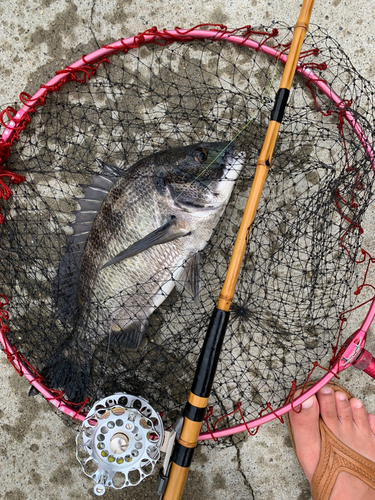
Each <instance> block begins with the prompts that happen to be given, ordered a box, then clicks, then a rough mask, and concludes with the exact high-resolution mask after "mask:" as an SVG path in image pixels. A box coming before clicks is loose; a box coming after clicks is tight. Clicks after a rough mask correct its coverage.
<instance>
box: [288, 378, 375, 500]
mask: <svg viewBox="0 0 375 500" xmlns="http://www.w3.org/2000/svg"><path fill="white" fill-rule="evenodd" d="M319 412H320V415H321V417H322V419H323V421H324V422H325V424H326V425H327V427H328V428H329V430H330V431H331V432H332V433H333V434H334V435H335V436H336V437H337V438H338V439H339V440H340V441H342V442H343V443H344V444H346V445H347V446H349V447H350V448H352V449H353V450H354V451H356V452H357V453H359V454H360V455H363V456H364V457H366V458H368V459H369V460H372V461H373V462H375V415H373V414H372V413H370V414H369V415H367V412H366V409H365V407H364V405H363V403H362V402H361V401H360V400H359V399H356V398H353V399H351V400H350V401H348V398H347V396H346V394H344V393H343V392H334V391H333V390H332V389H331V388H330V387H328V386H325V387H323V388H322V389H321V390H320V391H318V393H317V397H315V396H313V397H311V398H309V399H308V400H307V401H305V402H304V403H303V404H302V411H301V412H300V413H296V412H294V411H291V412H290V413H289V416H290V423H291V426H292V429H293V436H294V441H295V446H296V451H297V458H298V460H299V462H300V464H301V467H302V469H303V471H304V473H305V475H306V477H307V480H308V481H309V483H311V480H312V477H313V475H314V472H315V469H316V467H317V465H318V462H319V457H320V447H321V437H320V431H319ZM329 498H330V500H374V499H375V490H374V489H372V488H370V487H369V486H368V485H367V484H365V483H364V482H363V481H361V480H360V479H358V478H357V477H355V476H353V475H351V474H349V473H347V472H340V473H339V475H338V477H337V480H336V483H335V486H334V487H333V490H332V492H331V496H330V497H329Z"/></svg>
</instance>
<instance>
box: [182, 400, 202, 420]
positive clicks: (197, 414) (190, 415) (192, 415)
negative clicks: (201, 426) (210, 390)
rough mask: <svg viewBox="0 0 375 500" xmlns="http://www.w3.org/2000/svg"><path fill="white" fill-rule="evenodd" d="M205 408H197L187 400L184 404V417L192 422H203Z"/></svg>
mask: <svg viewBox="0 0 375 500" xmlns="http://www.w3.org/2000/svg"><path fill="white" fill-rule="evenodd" d="M206 409H207V408H197V407H196V406H193V405H191V404H190V403H189V402H188V403H186V406H185V411H184V417H186V418H187V419H189V420H191V421H193V422H203V419H204V416H205V414H206Z"/></svg>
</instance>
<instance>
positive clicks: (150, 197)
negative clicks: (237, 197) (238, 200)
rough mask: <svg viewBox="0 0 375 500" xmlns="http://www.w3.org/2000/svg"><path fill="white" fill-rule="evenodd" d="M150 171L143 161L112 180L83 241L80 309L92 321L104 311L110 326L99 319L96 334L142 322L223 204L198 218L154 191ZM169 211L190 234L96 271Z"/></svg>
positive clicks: (199, 244)
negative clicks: (139, 165)
mask: <svg viewBox="0 0 375 500" xmlns="http://www.w3.org/2000/svg"><path fill="white" fill-rule="evenodd" d="M154 170H155V169H154V166H153V165H151V164H150V163H149V162H145V165H144V166H143V167H141V168H139V167H138V169H137V172H136V173H135V174H134V175H127V176H126V177H122V178H120V179H119V180H118V181H117V182H116V184H115V185H114V186H113V187H112V189H111V191H110V192H109V194H108V195H107V197H106V199H105V201H104V202H103V205H102V207H101V209H100V211H99V213H98V215H97V217H96V219H95V221H94V224H93V227H92V230H91V234H90V236H89V238H88V240H87V244H86V248H85V251H84V253H83V256H82V266H81V277H80V281H81V284H80V291H79V303H80V305H81V307H82V308H83V309H84V310H86V309H87V308H88V306H89V305H90V310H91V312H90V319H91V320H94V321H95V322H96V323H98V322H101V323H102V322H103V319H104V318H103V317H101V316H100V313H99V317H98V310H103V311H106V312H105V314H106V317H107V320H108V321H109V322H110V323H112V325H110V324H108V321H107V324H105V323H103V326H102V328H101V329H100V330H101V332H102V333H100V334H99V335H100V336H103V335H106V332H107V333H108V328H110V327H111V326H112V329H114V330H115V331H116V330H118V331H119V330H124V329H127V328H134V327H135V328H140V327H142V325H144V324H146V322H147V318H148V317H149V316H150V314H151V313H152V312H153V311H154V310H155V309H156V308H157V307H158V306H159V305H160V304H161V303H162V302H163V300H164V299H165V298H166V297H167V296H168V295H169V293H170V292H171V290H172V289H173V287H174V284H175V280H178V279H179V278H180V277H181V275H182V274H183V267H181V266H182V265H183V263H184V261H185V260H186V259H188V258H189V257H190V256H191V255H193V254H195V253H196V252H198V251H200V250H202V249H203V248H204V247H205V245H206V243H207V241H208V240H209V238H210V236H211V233H212V230H213V228H214V227H215V226H216V224H217V221H218V219H219V217H220V216H221V214H222V211H223V209H224V206H225V205H224V206H223V208H222V209H221V210H218V211H217V212H216V213H214V214H211V215H209V216H204V217H202V218H199V217H197V215H196V214H195V215H194V214H191V213H188V212H186V211H184V210H182V209H180V208H178V207H176V206H175V204H174V202H173V200H172V198H171V197H170V196H168V195H164V196H163V195H161V194H159V193H158V192H157V191H156V189H155V185H154V182H153V177H154ZM171 215H174V216H176V218H177V221H178V224H179V225H180V226H181V227H183V228H184V229H186V230H188V231H191V234H190V235H188V236H185V237H183V238H179V239H177V240H174V241H171V242H168V243H164V244H163V245H156V246H153V247H151V248H149V249H147V250H145V251H143V252H141V253H140V254H138V255H135V256H134V257H130V258H128V259H126V260H124V261H122V262H119V263H117V264H115V265H112V266H109V267H107V268H105V269H103V270H101V271H99V269H100V268H101V266H102V265H103V264H105V262H107V261H108V260H110V259H111V258H112V257H114V256H115V255H117V254H119V253H120V252H121V251H123V250H124V249H126V248H128V247H129V246H130V245H132V244H133V243H135V242H136V241H139V240H140V239H142V238H144V237H145V236H146V235H148V234H149V233H150V232H152V231H153V230H155V229H157V228H159V227H160V226H162V225H163V224H165V223H166V222H167V221H168V220H169V219H170V217H171ZM200 219H201V220H200ZM94 304H95V305H94ZM97 304H100V307H99V308H98V307H96V306H97ZM95 334H96V335H97V332H96V333H95ZM98 340H99V339H96V341H98Z"/></svg>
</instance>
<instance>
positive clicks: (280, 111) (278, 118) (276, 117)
mask: <svg viewBox="0 0 375 500" xmlns="http://www.w3.org/2000/svg"><path fill="white" fill-rule="evenodd" d="M288 98H289V89H279V90H278V91H277V94H276V99H275V104H274V106H273V110H272V112H271V120H272V121H274V122H279V123H281V122H282V121H283V118H284V111H285V108H286V105H287V103H288Z"/></svg>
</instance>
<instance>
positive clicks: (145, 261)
mask: <svg viewBox="0 0 375 500" xmlns="http://www.w3.org/2000/svg"><path fill="white" fill-rule="evenodd" d="M234 151H235V143H234V142H233V143H231V144H230V145H228V144H227V143H224V142H212V143H199V144H193V145H187V146H181V147H176V148H171V149H166V150H164V151H160V152H158V153H154V154H151V155H150V156H147V157H145V158H142V159H140V160H139V161H137V162H136V163H135V164H133V165H132V166H131V167H129V168H128V169H126V170H119V169H118V168H117V167H114V166H111V165H109V164H107V163H104V162H103V161H101V160H98V163H99V165H100V169H101V173H100V174H95V175H93V176H92V179H91V184H90V186H87V187H86V188H85V189H84V197H83V198H81V199H78V200H77V202H78V204H79V209H78V210H77V211H76V212H75V222H74V223H72V224H71V227H72V230H73V234H72V235H71V236H70V237H69V238H68V244H67V246H66V248H65V254H64V256H63V257H62V259H61V263H60V266H59V270H58V272H57V276H56V279H55V281H54V297H55V303H56V315H57V317H58V318H59V320H60V321H62V322H64V321H67V322H69V321H73V324H74V328H73V330H74V331H73V333H72V334H71V335H70V336H69V337H68V339H67V340H65V341H64V342H63V344H62V345H61V346H60V347H59V348H58V350H57V351H56V352H55V354H54V355H53V356H52V357H51V359H50V360H49V361H48V362H47V364H46V365H45V366H44V368H43V369H42V370H41V376H42V377H43V384H44V385H46V386H47V387H50V388H53V389H59V390H63V391H64V393H65V398H66V399H67V400H68V401H71V402H74V403H78V402H82V401H83V399H84V397H85V394H86V391H87V385H88V381H89V375H90V364H91V360H92V357H93V354H94V351H95V349H96V348H97V347H98V346H99V345H100V344H102V343H103V342H104V340H106V342H107V344H108V342H115V343H116V344H115V345H121V346H122V347H125V348H127V349H137V348H138V347H139V345H140V343H141V341H142V338H143V335H144V332H145V330H146V328H147V325H148V320H149V317H150V316H151V314H152V313H153V312H154V311H155V310H156V309H157V308H158V307H159V306H160V305H161V304H162V303H163V301H164V300H165V299H166V298H167V297H168V296H169V294H170V293H171V291H172V290H173V288H174V287H175V286H177V287H179V288H180V289H181V288H184V289H185V290H186V291H187V292H188V293H190V295H191V299H192V300H195V301H196V302H197V303H198V302H199V293H200V268H199V252H201V251H202V250H203V249H204V248H205V246H206V245H207V243H208V241H209V240H210V238H211V235H212V233H213V230H214V229H215V227H216V226H217V224H218V221H219V219H220V217H221V216H222V214H223V212H224V210H225V207H226V205H227V203H228V201H229V199H230V196H231V193H232V190H233V187H234V185H235V181H236V179H237V178H238V176H239V174H240V172H241V170H242V168H243V166H244V164H245V153H244V152H239V153H237V154H234Z"/></svg>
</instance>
